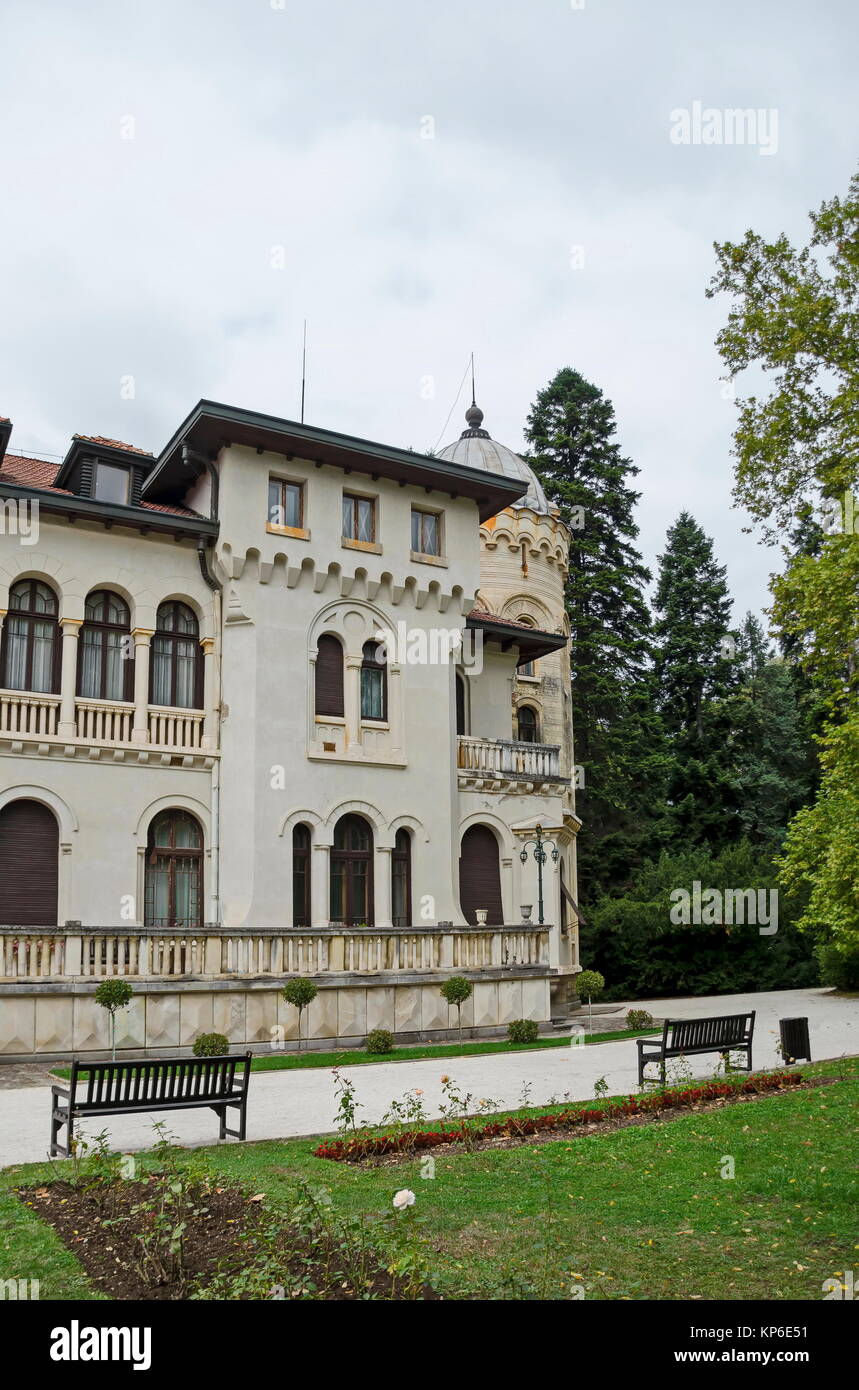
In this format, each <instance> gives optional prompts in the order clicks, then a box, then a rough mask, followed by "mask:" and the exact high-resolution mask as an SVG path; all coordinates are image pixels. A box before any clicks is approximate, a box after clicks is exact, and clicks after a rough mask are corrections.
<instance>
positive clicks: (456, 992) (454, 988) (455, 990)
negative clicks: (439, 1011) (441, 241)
mask: <svg viewBox="0 0 859 1390" xmlns="http://www.w3.org/2000/svg"><path fill="white" fill-rule="evenodd" d="M439 988H440V990H441V994H442V997H443V998H444V999H446V1000H447V1006H448V1008H450V1007H451V1005H455V1006H456V1018H457V1022H458V1024H459V1043H460V1046H462V1006H463V1004H464V1003H465V1001H466V999H470V998H471V995H472V992H473V986H472V985H471V983H470V981H468V980H466V978H465V976H464V975H451V977H450V979H449V980H445V981H444V982H443V983H442V984H441V985H440V986H439Z"/></svg>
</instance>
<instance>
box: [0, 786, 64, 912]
mask: <svg viewBox="0 0 859 1390" xmlns="http://www.w3.org/2000/svg"><path fill="white" fill-rule="evenodd" d="M59 838H60V837H59V830H58V827H57V822H56V818H55V817H54V815H53V814H52V812H51V811H49V810H48V808H47V806H43V805H42V804H41V802H39V801H10V803H9V804H8V806H4V807H3V809H2V810H0V922H3V923H4V924H6V925H8V926H15V927H55V926H56V925H57V861H58V856H59Z"/></svg>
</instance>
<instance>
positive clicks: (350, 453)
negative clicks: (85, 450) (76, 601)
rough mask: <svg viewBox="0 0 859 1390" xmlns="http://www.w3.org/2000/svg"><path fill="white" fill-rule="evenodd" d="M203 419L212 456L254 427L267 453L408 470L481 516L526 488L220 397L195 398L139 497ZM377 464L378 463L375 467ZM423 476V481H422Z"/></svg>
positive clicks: (151, 489) (159, 480) (158, 480)
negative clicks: (213, 434) (211, 434)
mask: <svg viewBox="0 0 859 1390" xmlns="http://www.w3.org/2000/svg"><path fill="white" fill-rule="evenodd" d="M206 422H209V424H210V426H212V427H213V428H214V429H215V431H217V430H218V429H220V432H221V437H220V439H218V440H217V441H215V440H214V439H213V440H212V442H211V443H210V448H209V453H210V456H211V457H215V456H216V455H217V453H218V452H219V450H220V449H221V448H224V447H226V445H227V444H234V443H239V444H246V445H248V446H249V447H253V443H252V440H251V439H250V438H249V439H245V440H241V439H238V440H237V439H236V438H235V437H234V434H235V431H236V430H239V431H242V432H250V433H253V432H254V431H256V432H257V433H258V435H259V436H260V437H268V439H269V440H270V441H271V442H268V443H264V444H262V445H257V446H256V447H262V448H263V449H268V450H269V451H271V452H278V451H279V452H288V453H292V454H299V455H300V456H302V457H306V458H308V459H311V460H314V461H315V460H316V459H318V458H319V454H320V451H322V452H328V453H333V454H335V455H337V456H342V459H343V460H345V461H346V462H338V461H337V459H334V458H332V459H331V460H326V459H323V460H322V461H323V462H328V461H330V462H331V463H332V465H333V466H335V467H338V466H339V467H346V466H351V467H352V468H354V470H355V471H356V472H367V473H371V472H380V473H381V472H384V471H385V466H386V465H387V468H388V469H389V470H390V471H391V473H392V475H393V476H397V477H399V476H400V475H402V474H405V479H404V480H405V481H406V482H408V481H409V476H408V475H409V474H413V475H414V477H413V479H412V481H413V483H414V485H415V486H424V487H425V486H427V485H430V486H433V487H434V488H435V489H437V490H438V491H440V492H456V493H458V494H459V495H463V496H468V497H471V498H472V499H473V500H474V501H476V502H477V503H478V505H479V506H480V516H481V520H486V519H487V517H490V516H494V515H496V513H497V512H499V511H503V509H504V508H505V507H508V506H510V504H511V503H512V502H515V501H516V500H517V499H518V498H520V497H522V496H524V494H525V492H526V490H527V487H526V485H524V484H522V483H521V481H520V480H518V479H514V478H507V477H504V476H502V475H501V474H497V473H490V472H487V471H485V470H483V469H480V468H464V467H462V465H460V464H454V463H450V462H448V460H446V459H441V458H437V457H435V456H433V455H431V454H421V453H417V452H415V451H413V450H410V449H401V448H397V447H396V446H394V445H388V444H379V443H377V442H376V441H374V440H369V439H361V438H360V437H358V436H357V435H349V434H341V433H339V432H338V431H336V430H324V429H318V428H317V427H315V426H312V425H305V424H301V423H299V422H297V421H295V420H286V419H283V418H281V417H279V416H276V415H267V414H264V413H262V412H261V411H255V410H240V409H238V408H236V407H235V406H229V405H224V404H223V403H222V402H220V401H209V400H201V401H198V403H197V405H196V406H195V407H194V409H193V410H192V411H191V412H190V413H189V415H188V416H187V417H186V419H185V420H184V421H183V422H182V424H181V425H180V426H179V428H178V430H176V432H175V433H174V434H173V436H172V438H171V439H170V440H169V442H168V443H167V444H166V446H165V447H164V449H162V451H161V453H160V454H159V455H158V458H157V459H156V461H155V465H154V467H153V468H152V469H151V471H150V473H149V476H148V477H147V479H146V481H145V483H144V484H143V495H144V496H153V495H155V494H157V491H158V488H159V484H163V483H164V482H165V481H166V473H167V470H168V468H169V466H170V464H171V463H172V461H173V460H174V458H175V455H176V452H177V450H179V449H180V448H181V446H182V444H184V443H185V442H186V441H187V440H189V438H190V437H191V436H193V434H194V432H195V431H197V430H198V429H199V430H201V431H202V429H203V426H204V424H205V423H206ZM230 427H232V431H233V432H232V433H231V432H230ZM278 436H280V437H282V440H283V443H284V445H286V444H287V443H288V445H289V447H288V448H281V449H280V450H278V448H277V447H276V444H275V439H276V437H278ZM380 465H381V466H380ZM427 480H429V482H427Z"/></svg>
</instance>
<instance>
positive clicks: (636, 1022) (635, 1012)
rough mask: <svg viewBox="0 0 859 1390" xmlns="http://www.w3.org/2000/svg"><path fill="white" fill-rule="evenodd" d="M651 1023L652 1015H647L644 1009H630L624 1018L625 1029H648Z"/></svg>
mask: <svg viewBox="0 0 859 1390" xmlns="http://www.w3.org/2000/svg"><path fill="white" fill-rule="evenodd" d="M652 1022H653V1014H649V1013H648V1012H647V1010H646V1009H630V1011H629V1013H628V1014H627V1016H626V1026H627V1028H632V1029H636V1028H649V1027H650V1025H651V1023H652Z"/></svg>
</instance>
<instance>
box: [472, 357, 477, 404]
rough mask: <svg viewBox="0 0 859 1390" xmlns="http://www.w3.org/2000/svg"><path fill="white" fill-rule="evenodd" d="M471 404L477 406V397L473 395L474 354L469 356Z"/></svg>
mask: <svg viewBox="0 0 859 1390" xmlns="http://www.w3.org/2000/svg"><path fill="white" fill-rule="evenodd" d="M471 404H472V405H477V396H476V395H475V394H474V353H472V354H471Z"/></svg>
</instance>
